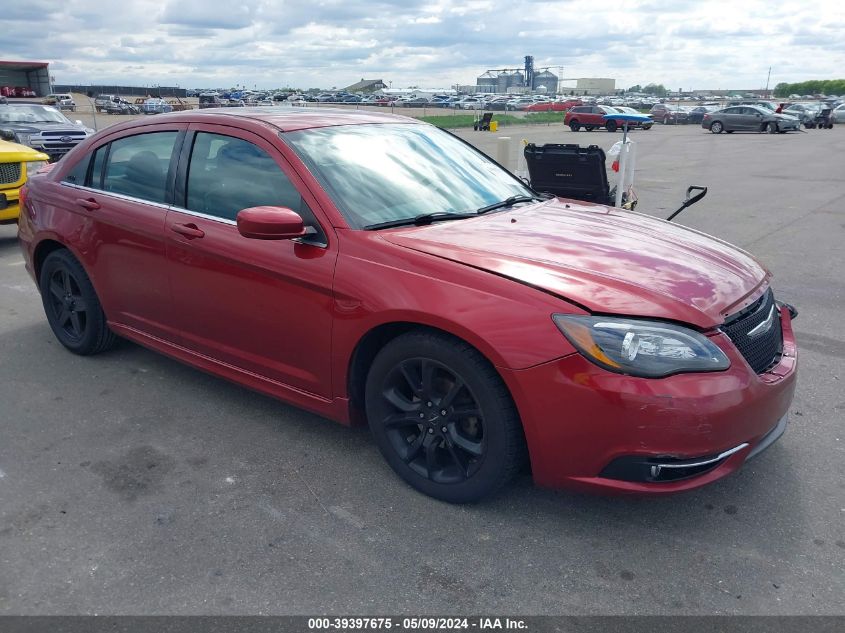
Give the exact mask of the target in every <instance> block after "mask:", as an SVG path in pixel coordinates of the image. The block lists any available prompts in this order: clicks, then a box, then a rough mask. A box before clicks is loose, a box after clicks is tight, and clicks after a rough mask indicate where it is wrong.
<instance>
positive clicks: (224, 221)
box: [170, 205, 238, 226]
mask: <svg viewBox="0 0 845 633" xmlns="http://www.w3.org/2000/svg"><path fill="white" fill-rule="evenodd" d="M170 210H171V211H176V212H177V213H184V214H186V215H192V216H194V217H196V218H202V219H203V220H211V221H212V222H219V223H220V224H228V225H230V226H237V225H238V223H237V222H236V221H235V220H230V219H229V218H221V217H218V216H216V215H209V214H208V213H201V212H200V211H191V210H190V209H186V208H184V207H177V206H175V205H170Z"/></svg>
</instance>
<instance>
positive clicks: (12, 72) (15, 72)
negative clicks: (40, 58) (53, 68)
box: [0, 61, 53, 97]
mask: <svg viewBox="0 0 845 633" xmlns="http://www.w3.org/2000/svg"><path fill="white" fill-rule="evenodd" d="M0 86H9V87H12V88H29V89H30V90H32V91H34V92H35V94H36V95H37V96H39V97H46V96H47V95H48V94H50V93H51V92H53V89H52V86H50V65H49V64H48V63H47V62H17V61H15V62H12V61H5V62H4V61H0Z"/></svg>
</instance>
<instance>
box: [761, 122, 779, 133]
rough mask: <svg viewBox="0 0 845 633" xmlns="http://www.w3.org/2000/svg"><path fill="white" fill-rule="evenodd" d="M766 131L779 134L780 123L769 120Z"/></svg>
mask: <svg viewBox="0 0 845 633" xmlns="http://www.w3.org/2000/svg"><path fill="white" fill-rule="evenodd" d="M764 131H765V132H768V133H769V134H777V133H778V124H777V123H775V122H773V121H769V122H768V123H766V127H765V128H764Z"/></svg>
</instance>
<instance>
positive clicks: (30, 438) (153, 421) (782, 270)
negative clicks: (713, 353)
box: [0, 126, 845, 615]
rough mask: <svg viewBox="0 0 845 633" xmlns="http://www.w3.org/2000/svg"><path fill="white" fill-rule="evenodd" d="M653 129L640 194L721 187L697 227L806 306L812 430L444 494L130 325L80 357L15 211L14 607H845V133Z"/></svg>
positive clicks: (18, 610) (559, 610)
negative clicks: (736, 450)
mask: <svg viewBox="0 0 845 633" xmlns="http://www.w3.org/2000/svg"><path fill="white" fill-rule="evenodd" d="M460 134H461V135H462V136H464V137H465V138H468V139H469V140H471V141H472V142H474V143H476V144H477V145H478V146H480V147H481V148H483V149H485V150H486V151H489V152H490V153H491V154H492V155H494V156H495V148H496V143H497V137H498V136H504V135H507V136H510V137H512V138H514V139H519V140H520V141H521V139H523V138H525V139H528V140H533V141H537V142H580V143H582V144H585V143H588V142H593V143H598V144H600V145H602V146H603V147H605V149H607V148H608V147H609V146H610V145H611V142H612V141H613V140H615V139H617V138H618V137H619V135H618V134H614V135H611V134H608V133H606V132H593V133H591V134H589V135H588V133H586V132H580V133H578V134H573V133H571V132H568V131H563V130H561V128H560V127H553V126H549V127H544V126H540V127H536V126H534V127H523V128H510V129H506V130H502V133H499V134H491V133H482V132H478V133H474V132H472V131H466V132H460ZM634 138H635V139H636V140H637V141H638V142H639V158H638V170H637V174H636V176H637V186H638V191H639V197H640V207H639V209H640V210H642V211H646V212H650V213H654V214H655V215H658V216H665V215H667V214H668V212H669V211H671V210H672V209H673V208H674V207H675V206H676V205H677V204H678V203H679V202H680V200H681V198H682V196H683V192H684V190H685V187H686V185H687V184H703V185H707V186H709V187H710V193H709V194H708V196H707V197H706V198H705V199H704V200H703V201H702V202H700V203H699V204H698V205H696V206H695V207H692V208H691V209H689V210H687V211H686V212H685V213H684V214H683V215H682V216H680V218H679V220H680V221H682V222H683V223H685V224H688V225H690V226H693V227H695V228H698V229H701V230H703V231H706V232H708V233H711V234H713V235H716V236H718V237H720V238H723V239H726V240H728V241H730V242H733V243H735V244H738V245H739V246H741V247H743V248H745V249H747V250H749V251H751V252H753V253H754V254H756V255H757V256H758V257H760V258H761V259H762V260H763V261H764V262H765V263H766V264H767V265H768V266H769V267H770V268H771V270H772V271H773V273H774V282H773V283H774V287H775V289H776V292H777V294H778V296H779V297H781V298H783V299H785V300H787V301H789V302H791V303H794V304H795V305H796V306H797V307H798V309H799V310H800V316H799V317H798V319H797V321H796V322H795V329H796V331H797V336H798V341H799V346H800V352H799V358H800V382H799V386H798V390H797V395H796V398H795V401H794V405H793V407H792V410H791V424H790V427H789V429H788V430H787V432H786V434H785V436H784V437H783V438H782V439H781V441H780V442H778V443H777V444H775V445H774V446H773V447H772V448H770V449H769V450H768V451H767V452H766V453H764V454H763V455H761V456H760V457H758V458H756V459H755V460H754V461H753V462H750V463H748V464H747V465H746V467H745V468H744V469H743V470H742V471H740V472H739V473H737V474H735V475H733V476H730V477H729V478H727V479H725V480H722V481H720V482H717V483H715V484H713V485H711V486H709V487H707V488H704V489H701V490H698V491H695V492H692V493H687V494H682V495H678V496H673V497H668V498H660V499H649V498H613V497H597V496H586V495H580V494H572V493H568V492H556V491H549V490H542V489H538V488H535V487H534V486H533V485H532V483H531V481H530V479H529V478H528V477H527V476H523V477H522V478H520V479H519V480H517V481H516V482H515V483H514V484H513V485H511V486H510V487H509V488H507V489H506V490H505V491H504V492H502V493H501V494H499V495H498V496H496V497H495V498H492V499H490V500H488V501H486V502H484V503H481V504H478V505H471V506H451V505H447V504H444V503H440V502H438V501H435V500H433V499H430V498H427V497H425V496H422V495H421V494H418V493H416V492H414V491H413V490H411V489H410V488H408V487H407V486H406V485H405V484H403V483H402V482H401V481H400V480H399V479H398V478H397V477H396V476H394V475H393V473H392V472H391V471H390V470H389V468H388V467H387V465H386V463H385V462H384V461H383V460H382V458H381V457H380V455H379V454H378V452H377V450H376V448H375V446H374V444H373V443H372V442H371V441H370V438H369V435H368V432H367V431H366V430H364V429H347V428H344V427H341V426H339V425H336V424H334V423H332V422H329V421H327V420H325V419H322V418H319V417H317V416H314V415H311V414H308V413H305V412H303V411H301V410H298V409H296V408H293V407H290V406H288V405H286V404H283V403H280V402H277V401H275V400H271V399H269V398H266V397H263V396H260V395H256V394H255V393H252V392H250V391H247V390H246V389H243V388H241V387H238V386H235V385H233V384H230V383H228V382H225V381H223V380H220V379H217V378H214V377H211V376H208V375H206V374H203V373H201V372H199V371H195V370H193V369H190V368H188V367H186V366H184V365H181V364H179V363H177V362H174V361H171V360H169V359H167V358H165V357H163V356H160V355H158V354H155V353H152V352H149V351H147V350H145V349H143V348H141V347H139V346H137V345H134V344H130V343H128V342H123V343H122V344H120V346H119V347H118V348H117V349H116V350H114V351H112V352H109V353H106V354H102V355H100V356H96V357H90V358H80V357H77V356H74V355H72V354H70V353H68V352H67V351H65V350H64V348H62V347H61V346H60V345H59V344H58V343H57V342H56V340H55V339H54V337H53V335H52V334H51V332H50V329H49V327H48V326H47V322H46V320H45V318H44V314H43V310H42V307H41V303H40V300H39V297H38V295H37V294H36V292H35V286H34V284H33V283H32V281H31V280H30V279H29V277H28V275H27V274H26V272H25V270H24V266H23V262H22V259H21V255H20V252H19V249H18V245H17V242H16V239H15V229H14V227H8V226H6V227H0V613H3V614H36V613H37V614H68V613H86V614H93V613H98V614H142V613H147V614H223V613H227V614H259V613H265V614H267V613H274V614H323V613H331V614H370V615H372V614H376V613H397V612H399V613H404V614H432V613H439V614H457V613H482V614H483V613H491V612H497V613H517V614H563V613H568V614H712V613H717V614H766V615H778V614H843V613H845V600H843V596H845V573H844V572H843V570H845V528H843V520H845V477H843V461H844V460H843V457H845V453H844V452H843V446H845V442H843V434H845V429H843V426H842V415H843V411H845V395H843V394H845V390H843V382H845V376H844V375H843V365H845V332H843V329H842V309H843V305H845V282H843V270H845V246H843V237H845V231H844V230H843V229H845V212H843V203H845V191H843V184H845V182H844V181H843V171H842V160H841V148H842V146H843V142H845V127H839V128H837V129H834V130H832V131H818V130H811V131H808V132H807V133H798V134H792V133H791V134H787V135H774V136H770V135H758V134H739V133H737V134H732V135H725V134H723V135H720V136H716V135H711V134H709V133H706V132H705V131H703V130H701V129H700V128H697V127H692V126H690V127H686V126H683V127H677V128H675V127H662V126H661V127H655V128H654V129H653V130H651V131H649V132H637V133H635V134H634ZM517 151H518V150H517V149H514V154H513V159H514V160H516V152H517ZM514 168H515V167H514Z"/></svg>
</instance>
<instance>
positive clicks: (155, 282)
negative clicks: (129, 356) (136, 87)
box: [62, 124, 187, 340]
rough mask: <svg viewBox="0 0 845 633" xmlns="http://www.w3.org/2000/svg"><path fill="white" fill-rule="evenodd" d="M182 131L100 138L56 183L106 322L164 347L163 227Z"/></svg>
mask: <svg viewBox="0 0 845 633" xmlns="http://www.w3.org/2000/svg"><path fill="white" fill-rule="evenodd" d="M186 127H187V126H185V125H178V124H176V125H157V126H151V127H145V128H143V131H142V132H140V133H139V130H138V128H136V129H134V130H132V131H125V132H123V133H122V134H118V135H114V136H111V137H106V139H107V140H105V141H104V142H102V143H101V144H100V145H99V146H97V147H96V148H95V149H94V151H93V153H92V154H89V156H88V157H87V158H85V159H83V161H81V162H80V163H78V164H77V166H76V168H74V169H73V170H71V171H70V172H69V173H68V174H67V175H66V177H65V179H64V181H63V182H62V186H63V187H67V188H68V191H67V192H66V193H65V200H66V201H67V204H68V206H69V207H70V208H71V209H72V211H73V212H74V213H77V214H81V215H82V216H84V218H85V221H84V222H83V223H82V224H81V225H80V229H79V231H78V233H79V234H78V235H77V236H76V241H77V243H79V244H80V249H82V250H84V251H85V252H84V253H82V256H83V258H84V259H85V260H86V264H87V269H88V273H89V275H90V276H91V278H92V281H93V282H94V286H95V288H96V290H97V294H98V296H99V297H100V299H101V301H102V303H103V307H104V309H105V312H106V315H107V317H108V319H109V321H111V322H113V323H119V324H121V325H124V326H127V327H130V328H133V329H135V330H138V331H141V332H144V333H147V334H151V335H153V336H157V337H160V338H164V339H168V340H172V339H173V336H174V331H173V329H172V326H171V324H170V314H171V312H170V309H171V305H170V289H169V286H168V279H167V262H166V258H165V249H164V223H165V219H166V217H167V207H168V204H169V200H170V184H171V181H172V177H173V175H174V173H175V164H176V158H175V157H176V156H177V155H178V149H179V147H180V144H181V141H182V138H183V137H184V134H185V129H186Z"/></svg>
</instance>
